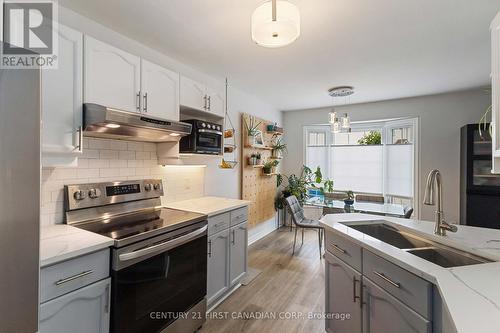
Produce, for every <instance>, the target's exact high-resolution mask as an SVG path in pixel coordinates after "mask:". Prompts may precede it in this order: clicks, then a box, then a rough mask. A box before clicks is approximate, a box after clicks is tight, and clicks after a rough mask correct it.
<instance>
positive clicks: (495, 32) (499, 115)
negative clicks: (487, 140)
mask: <svg viewBox="0 0 500 333" xmlns="http://www.w3.org/2000/svg"><path fill="white" fill-rule="evenodd" d="M491 70H492V73H491V88H492V103H493V108H492V112H491V114H492V125H493V133H492V134H493V135H492V140H493V142H492V143H493V144H492V147H493V170H492V172H494V173H500V13H498V14H497V16H496V17H495V19H494V20H493V22H492V23H491Z"/></svg>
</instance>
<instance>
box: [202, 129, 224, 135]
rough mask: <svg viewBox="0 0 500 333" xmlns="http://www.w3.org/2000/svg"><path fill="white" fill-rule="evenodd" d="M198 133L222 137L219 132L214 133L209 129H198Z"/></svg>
mask: <svg viewBox="0 0 500 333" xmlns="http://www.w3.org/2000/svg"><path fill="white" fill-rule="evenodd" d="M198 132H200V133H212V134H217V135H222V132H221V131H216V130H211V129H204V128H200V129H199V130H198Z"/></svg>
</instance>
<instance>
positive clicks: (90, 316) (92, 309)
mask: <svg viewBox="0 0 500 333" xmlns="http://www.w3.org/2000/svg"><path fill="white" fill-rule="evenodd" d="M110 291H111V279H109V278H108V279H105V280H102V281H99V282H96V283H94V284H91V285H89V286H87V287H84V288H81V289H78V290H76V291H73V292H71V293H69V294H65V295H63V296H60V297H57V298H55V299H53V300H50V301H48V302H45V303H43V304H42V305H41V306H40V325H39V332H40V333H67V332H71V333H89V332H92V333H107V332H109V316H110V303H109V299H110Z"/></svg>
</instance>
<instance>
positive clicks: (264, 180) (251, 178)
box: [240, 114, 277, 228]
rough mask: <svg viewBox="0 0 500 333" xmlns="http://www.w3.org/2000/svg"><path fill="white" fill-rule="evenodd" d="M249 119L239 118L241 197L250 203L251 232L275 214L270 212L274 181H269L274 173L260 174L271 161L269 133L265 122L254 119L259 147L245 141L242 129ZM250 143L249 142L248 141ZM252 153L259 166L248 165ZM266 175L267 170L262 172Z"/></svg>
mask: <svg viewBox="0 0 500 333" xmlns="http://www.w3.org/2000/svg"><path fill="white" fill-rule="evenodd" d="M250 117H252V116H250V115H248V114H242V117H241V129H242V130H241V142H242V146H241V147H242V148H241V149H240V152H241V197H242V199H244V200H248V201H250V202H251V203H250V206H249V209H248V224H249V228H253V227H255V226H257V225H258V224H260V223H263V222H265V221H268V220H269V219H272V218H273V217H274V216H275V215H276V212H275V210H274V199H275V197H276V191H277V187H276V178H274V177H272V176H274V175H275V174H276V173H271V174H265V173H264V172H263V170H262V169H263V167H264V165H263V164H264V163H265V162H267V161H269V160H271V154H272V150H273V149H272V148H271V147H270V146H271V145H272V142H273V138H274V136H273V133H274V132H268V131H267V125H268V124H271V123H272V122H271V121H269V120H265V119H261V118H257V117H255V122H254V123H255V124H257V123H259V122H260V125H259V126H258V128H257V130H259V131H260V132H262V140H263V141H262V143H263V145H253V144H252V143H254V142H253V141H252V140H249V138H248V131H247V129H246V126H245V120H246V123H247V124H248V123H249V119H250ZM250 139H251V138H250ZM255 152H258V153H260V154H261V156H262V161H263V162H261V163H262V164H259V165H249V164H248V158H249V157H250V156H251V155H252V154H253V153H255ZM266 171H267V170H266Z"/></svg>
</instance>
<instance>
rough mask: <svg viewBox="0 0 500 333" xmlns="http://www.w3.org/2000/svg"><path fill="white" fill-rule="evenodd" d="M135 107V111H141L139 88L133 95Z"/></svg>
mask: <svg viewBox="0 0 500 333" xmlns="http://www.w3.org/2000/svg"><path fill="white" fill-rule="evenodd" d="M135 97H136V98H135V108H136V110H137V111H139V112H140V111H141V91H140V90H139V92H138V93H137V95H135Z"/></svg>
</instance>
